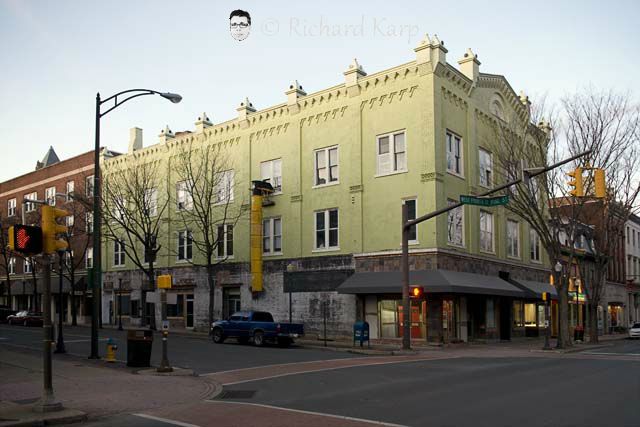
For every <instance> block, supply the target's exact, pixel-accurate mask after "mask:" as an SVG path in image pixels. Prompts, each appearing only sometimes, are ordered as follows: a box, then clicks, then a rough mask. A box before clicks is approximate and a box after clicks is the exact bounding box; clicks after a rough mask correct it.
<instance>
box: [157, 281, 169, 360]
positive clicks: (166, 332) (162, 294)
mask: <svg viewBox="0 0 640 427" xmlns="http://www.w3.org/2000/svg"><path fill="white" fill-rule="evenodd" d="M160 301H161V303H162V360H161V361H160V366H159V367H158V372H172V371H173V368H172V367H171V364H170V363H169V358H168V356H167V352H168V348H167V347H168V343H167V338H168V335H169V321H168V320H167V290H166V289H161V290H160Z"/></svg>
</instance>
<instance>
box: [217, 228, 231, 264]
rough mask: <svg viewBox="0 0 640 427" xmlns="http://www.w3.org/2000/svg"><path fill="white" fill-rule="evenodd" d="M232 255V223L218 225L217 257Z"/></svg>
mask: <svg viewBox="0 0 640 427" xmlns="http://www.w3.org/2000/svg"><path fill="white" fill-rule="evenodd" d="M231 256H233V225H232V224H225V225H219V226H218V257H219V258H223V257H231Z"/></svg>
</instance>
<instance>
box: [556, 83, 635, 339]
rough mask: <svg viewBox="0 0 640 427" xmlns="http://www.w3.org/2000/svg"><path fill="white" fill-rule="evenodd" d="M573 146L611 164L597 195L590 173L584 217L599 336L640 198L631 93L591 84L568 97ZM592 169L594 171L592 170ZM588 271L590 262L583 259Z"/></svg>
mask: <svg viewBox="0 0 640 427" xmlns="http://www.w3.org/2000/svg"><path fill="white" fill-rule="evenodd" d="M562 106H563V111H564V112H565V115H566V123H567V126H566V139H567V145H568V148H569V151H570V152H571V153H577V152H580V151H584V150H587V149H591V150H592V153H591V155H590V156H589V158H588V159H587V160H588V162H589V164H590V166H591V167H593V168H600V169H604V170H605V176H606V180H605V182H606V186H607V193H606V197H605V198H604V199H597V198H595V197H593V196H594V187H595V184H594V179H593V174H589V175H588V176H587V177H585V193H586V195H585V198H584V201H585V205H584V208H583V209H582V210H581V212H580V218H579V219H580V221H582V222H584V223H586V224H588V225H590V226H591V228H592V233H591V236H590V237H591V238H590V239H587V243H588V244H589V246H590V249H591V252H592V253H593V256H594V263H595V268H594V271H593V273H594V274H593V277H592V278H591V280H589V281H587V282H586V283H585V292H586V295H587V299H588V301H589V336H590V340H591V341H592V342H596V343H597V342H598V306H599V305H600V303H601V301H602V297H603V294H604V290H605V285H606V280H607V271H608V270H609V265H610V263H611V262H612V260H615V258H616V253H618V252H619V251H620V250H622V247H623V246H622V245H624V230H625V223H626V221H627V220H628V219H629V216H630V214H631V213H633V210H634V206H635V205H636V203H637V201H638V194H639V193H640V183H639V182H638V168H639V166H640V109H638V106H637V105H634V103H633V100H632V98H631V96H630V95H628V94H621V93H616V92H614V91H611V90H610V91H603V92H600V91H596V90H594V89H593V88H587V89H585V90H583V91H582V92H581V93H578V94H574V95H571V96H567V97H565V98H564V99H563V100H562ZM587 172H589V171H587ZM578 264H579V266H580V269H581V276H582V277H585V276H586V275H587V272H586V271H585V269H586V265H585V264H584V263H578Z"/></svg>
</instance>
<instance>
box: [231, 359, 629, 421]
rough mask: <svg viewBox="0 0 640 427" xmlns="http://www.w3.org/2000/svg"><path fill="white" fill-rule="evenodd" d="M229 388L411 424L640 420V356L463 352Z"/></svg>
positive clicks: (274, 401) (284, 403) (289, 404)
mask: <svg viewBox="0 0 640 427" xmlns="http://www.w3.org/2000/svg"><path fill="white" fill-rule="evenodd" d="M225 390H232V391H235V392H236V395H238V394H239V395H241V396H242V395H244V396H250V395H252V394H253V396H252V397H250V398H246V399H242V400H241V401H242V402H245V403H256V404H265V405H273V406H277V407H282V408H290V409H296V410H304V411H314V412H320V413H330V414H334V415H342V416H349V417H355V418H362V419H373V420H377V421H383V422H388V423H397V424H401V425H408V426H430V427H431V426H434V427H435V426H456V427H464V426H470V427H481V426H491V427H496V426H519V427H526V426H554V427H560V426H640V403H639V402H640V363H639V362H632V361H622V360H615V359H614V360H585V359H582V360H581V359H551V358H534V357H531V358H509V359H508V358H500V359H485V358H455V359H446V360H433V361H426V362H413V363H402V364H390V365H381V366H368V367H357V368H350V369H341V370H337V371H324V372H316V373H309V374H304V375H295V376H290V377H282V378H274V379H269V380H262V381H256V382H252V383H244V384H238V385H235V386H230V387H225ZM238 392H240V393H238ZM239 401H240V400H239Z"/></svg>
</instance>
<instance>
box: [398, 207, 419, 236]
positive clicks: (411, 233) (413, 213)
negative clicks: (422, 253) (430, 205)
mask: <svg viewBox="0 0 640 427" xmlns="http://www.w3.org/2000/svg"><path fill="white" fill-rule="evenodd" d="M402 203H403V204H405V205H407V209H408V211H409V212H408V213H409V220H412V219H416V217H417V216H416V213H417V203H418V202H417V200H416V199H406V200H403V201H402ZM409 243H418V225H414V226H413V227H411V228H410V229H409Z"/></svg>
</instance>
